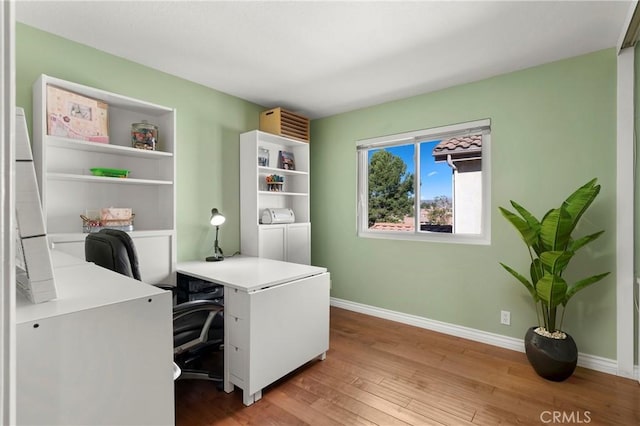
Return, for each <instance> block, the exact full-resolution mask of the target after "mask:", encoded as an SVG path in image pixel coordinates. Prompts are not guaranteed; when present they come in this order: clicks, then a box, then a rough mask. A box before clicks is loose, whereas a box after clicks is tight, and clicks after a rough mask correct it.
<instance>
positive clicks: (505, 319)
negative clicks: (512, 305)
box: [500, 311, 511, 325]
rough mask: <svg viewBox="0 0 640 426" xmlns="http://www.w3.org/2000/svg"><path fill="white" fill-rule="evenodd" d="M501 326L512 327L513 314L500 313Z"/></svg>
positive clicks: (507, 312)
mask: <svg viewBox="0 0 640 426" xmlns="http://www.w3.org/2000/svg"><path fill="white" fill-rule="evenodd" d="M500 324H504V325H511V312H509V311H500Z"/></svg>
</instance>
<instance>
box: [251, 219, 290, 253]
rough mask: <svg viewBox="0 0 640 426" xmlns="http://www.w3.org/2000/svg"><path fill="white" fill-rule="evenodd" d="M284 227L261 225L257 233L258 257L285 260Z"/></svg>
mask: <svg viewBox="0 0 640 426" xmlns="http://www.w3.org/2000/svg"><path fill="white" fill-rule="evenodd" d="M286 231H287V230H286V226H285V225H263V226H260V229H259V231H258V233H259V236H258V244H259V248H258V256H259V257H266V258H267V259H273V260H283V261H284V260H286V253H287V251H286V241H287V240H286Z"/></svg>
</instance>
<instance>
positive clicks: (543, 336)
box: [500, 179, 609, 381]
mask: <svg viewBox="0 0 640 426" xmlns="http://www.w3.org/2000/svg"><path fill="white" fill-rule="evenodd" d="M596 181H597V179H593V180H591V181H589V182H587V183H586V184H584V185H583V186H581V187H580V188H578V189H577V190H576V191H575V192H574V193H573V194H571V195H570V196H569V197H568V198H567V199H566V200H565V201H564V202H563V203H562V205H561V206H560V207H558V208H555V209H551V210H549V211H548V212H547V213H546V214H545V215H544V217H543V218H542V220H538V219H536V218H535V217H534V216H533V215H532V214H531V213H529V212H528V211H527V210H526V209H525V208H524V207H522V206H521V205H519V204H518V203H516V202H515V201H511V205H512V206H513V208H514V209H515V210H516V212H517V213H518V214H519V215H517V214H515V213H513V212H511V211H509V210H507V209H505V208H503V207H500V212H501V213H502V215H503V216H504V217H505V218H506V219H507V220H508V221H509V222H510V223H511V224H512V225H513V226H514V227H515V228H516V229H517V230H518V232H519V233H520V236H521V237H522V240H523V241H524V243H525V245H526V246H527V249H528V251H529V256H530V258H531V265H530V267H529V278H527V277H526V276H525V275H523V274H520V273H518V272H516V271H515V270H514V269H513V268H511V267H509V266H507V265H505V264H504V263H500V264H501V265H502V266H503V267H504V269H506V270H507V271H508V272H509V273H510V274H511V275H513V276H514V277H515V278H516V279H517V280H518V281H519V282H520V283H522V284H523V285H524V286H525V287H526V289H527V290H528V291H529V294H530V295H531V298H532V299H533V302H534V303H535V306H536V313H537V315H538V327H531V328H530V329H529V330H528V331H527V333H526V335H525V352H526V354H527V358H528V360H529V362H530V363H531V365H532V366H533V368H534V370H535V371H536V372H537V373H538V374H539V375H540V376H542V377H544V378H546V379H549V380H554V381H562V380H565V379H567V378H568V377H570V376H571V375H572V374H573V371H574V370H575V367H576V364H577V361H578V350H577V347H576V344H575V341H574V340H573V338H571V336H570V335H568V334H567V333H565V332H563V331H562V321H563V319H564V314H565V311H566V307H567V303H568V302H569V300H571V298H572V297H573V296H575V294H576V293H577V292H579V291H580V290H582V289H584V288H585V287H587V286H589V285H591V284H594V283H596V282H598V281H600V280H601V279H603V278H604V277H605V276H607V275H608V274H609V272H606V273H603V274H598V275H593V276H590V277H588V278H584V279H581V280H579V281H576V282H574V283H568V282H567V281H565V279H564V278H563V273H564V271H565V270H566V268H567V266H568V265H569V263H570V261H571V259H573V256H574V255H575V254H576V252H577V251H578V250H579V249H580V248H582V247H584V246H585V245H587V244H589V243H591V242H592V241H594V240H595V239H597V238H598V237H599V236H600V235H602V233H603V232H604V231H599V232H596V233H594V234H590V235H586V236H583V237H581V238H577V239H576V238H574V237H573V236H572V233H573V231H574V229H575V228H576V225H577V224H578V221H579V220H580V218H581V217H582V215H583V214H584V212H585V211H586V210H587V208H588V207H589V206H590V205H591V203H592V202H593V200H594V199H595V198H596V196H597V195H598V193H599V192H600V185H597V184H596ZM560 307H562V311H561V316H560V317H558V313H559V308H560Z"/></svg>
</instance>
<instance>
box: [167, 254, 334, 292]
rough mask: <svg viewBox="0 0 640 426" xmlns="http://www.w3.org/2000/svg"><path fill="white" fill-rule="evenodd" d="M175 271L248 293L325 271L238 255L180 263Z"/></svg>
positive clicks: (297, 264) (324, 269)
mask: <svg viewBox="0 0 640 426" xmlns="http://www.w3.org/2000/svg"><path fill="white" fill-rule="evenodd" d="M177 272H181V273H184V274H186V275H190V276H192V277H196V278H200V279H202V280H205V281H211V282H214V283H216V284H222V285H224V286H226V287H231V288H237V289H239V290H243V291H247V292H250V291H255V290H260V289H263V288H267V287H273V286H275V285H279V284H283V283H287V282H290V281H294V280H298V279H302V278H306V277H310V276H313V275H319V274H322V273H325V272H327V268H323V267H319V266H310V265H302V264H299V263H290V262H282V261H279V260H271V259H265V258H262V257H249V256H237V257H230V258H226V259H225V260H223V261H220V262H205V261H191V262H180V263H178V265H177Z"/></svg>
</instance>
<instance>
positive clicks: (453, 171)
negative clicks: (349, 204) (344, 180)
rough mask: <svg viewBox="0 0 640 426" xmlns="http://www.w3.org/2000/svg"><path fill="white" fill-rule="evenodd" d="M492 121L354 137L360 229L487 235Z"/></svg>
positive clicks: (453, 238)
mask: <svg viewBox="0 0 640 426" xmlns="http://www.w3.org/2000/svg"><path fill="white" fill-rule="evenodd" d="M490 129H491V127H490V120H488V119H486V120H479V121H474V122H468V123H461V124H454V125H450V126H444V127H438V128H433V129H426V130H419V131H413V132H408V133H403V134H397V135H390V136H382V137H378V138H373V139H366V140H361V141H358V143H357V150H358V235H359V236H361V237H373V238H395V239H419V240H428V241H444V242H462V243H476V244H488V243H489V242H490V214H489V206H490V187H489V182H490V179H489V177H490V158H489V152H490V149H489V148H490V143H491V132H490Z"/></svg>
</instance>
